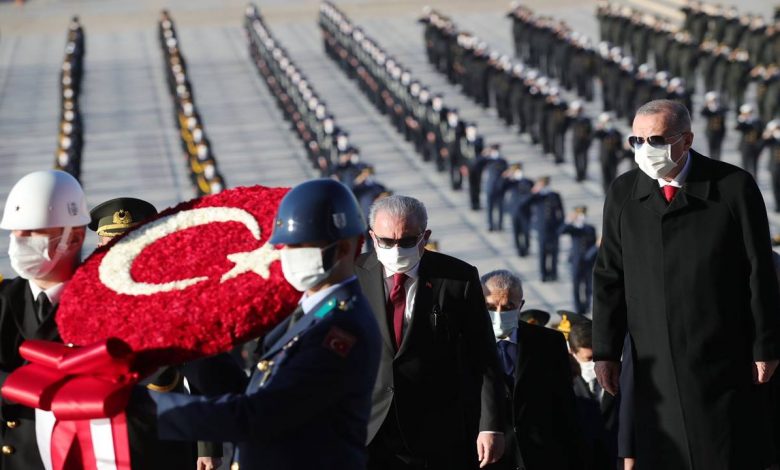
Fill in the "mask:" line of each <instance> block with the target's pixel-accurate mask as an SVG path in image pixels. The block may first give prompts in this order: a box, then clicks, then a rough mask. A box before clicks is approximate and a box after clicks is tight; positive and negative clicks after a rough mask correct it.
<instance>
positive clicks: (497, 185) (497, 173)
mask: <svg viewBox="0 0 780 470" xmlns="http://www.w3.org/2000/svg"><path fill="white" fill-rule="evenodd" d="M507 168H508V165H507V162H506V160H505V159H504V158H503V157H501V156H496V157H491V158H487V159H485V169H484V171H485V173H487V175H486V176H487V177H486V178H485V196H486V199H487V220H488V230H490V231H491V232H492V231H494V230H503V228H504V227H503V226H504V191H503V179H502V175H503V173H504V171H506V169H507ZM496 210H498V220H496V217H495V216H496V213H495V212H496Z"/></svg>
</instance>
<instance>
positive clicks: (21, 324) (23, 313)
mask: <svg viewBox="0 0 780 470" xmlns="http://www.w3.org/2000/svg"><path fill="white" fill-rule="evenodd" d="M89 221H90V218H89V211H88V210H87V203H86V200H85V197H84V191H83V190H82V189H81V185H79V183H78V181H76V179H75V178H74V177H73V176H71V175H70V174H68V173H66V172H64V171H59V170H44V171H36V172H33V173H30V174H28V175H26V176H24V177H23V178H22V179H20V180H19V181H18V182H17V183H16V184H15V185H14V187H13V188H11V192H10V193H9V194H8V199H7V200H6V202H5V210H4V211H3V218H2V220H1V221H0V229H3V230H10V232H11V233H10V237H11V240H10V245H9V248H8V255H9V257H10V259H11V266H12V267H13V269H14V271H16V273H17V274H18V275H19V277H17V278H14V279H10V280H7V281H3V282H2V283H0V385H2V383H3V382H5V378H6V377H7V376H8V374H10V373H11V372H13V370H14V369H16V368H17V367H19V366H21V365H22V363H23V360H22V358H21V357H20V356H19V353H18V348H19V345H20V344H21V343H22V342H23V341H25V340H31V339H40V340H56V339H58V337H59V333H58V332H57V325H56V324H55V323H54V310H55V309H56V306H57V304H58V302H59V298H60V295H61V293H62V291H63V288H64V287H65V284H66V283H67V282H68V281H69V280H70V278H71V276H73V273H74V271H75V270H76V266H77V264H78V263H79V260H80V253H81V245H82V244H83V243H84V234H85V228H86V227H85V226H86V225H87V224H88V223H89ZM0 419H2V426H0V428H2V431H0V433H2V437H1V438H0V441H1V442H0V446H1V447H0V451H1V452H2V455H0V468H2V469H3V470H16V469H19V470H39V469H40V470H43V468H44V466H43V462H42V460H41V457H40V454H39V451H38V444H37V442H36V432H35V427H36V426H35V410H33V409H31V408H26V407H23V406H20V405H14V404H12V403H9V402H6V401H5V400H2V401H0Z"/></svg>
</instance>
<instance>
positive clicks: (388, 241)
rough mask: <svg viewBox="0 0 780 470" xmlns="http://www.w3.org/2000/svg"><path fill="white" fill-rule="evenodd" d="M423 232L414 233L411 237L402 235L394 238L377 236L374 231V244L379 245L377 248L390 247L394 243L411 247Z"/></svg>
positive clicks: (418, 240)
mask: <svg viewBox="0 0 780 470" xmlns="http://www.w3.org/2000/svg"><path fill="white" fill-rule="evenodd" d="M372 233H373V232H372ZM424 234H425V232H422V233H420V234H419V235H415V236H412V237H403V238H399V239H395V238H383V237H378V236H377V235H376V234H375V233H374V239H375V240H376V244H377V246H379V248H392V247H394V246H396V245H398V246H399V247H401V248H413V247H415V246H417V243H419V242H420V238H422V236H423V235H424Z"/></svg>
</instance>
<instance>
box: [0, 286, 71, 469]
mask: <svg viewBox="0 0 780 470" xmlns="http://www.w3.org/2000/svg"><path fill="white" fill-rule="evenodd" d="M35 315H36V314H35V307H34V299H33V296H32V291H30V286H29V282H28V281H27V280H25V279H22V278H19V277H18V278H14V279H10V280H6V281H2V283H0V386H2V384H3V383H4V382H5V379H6V377H8V374H10V373H11V372H13V371H14V370H15V369H17V368H18V367H20V366H22V365H23V364H24V360H23V359H22V357H21V356H20V355H19V346H20V345H21V344H22V342H23V341H25V340H27V339H41V340H48V341H57V340H59V333H58V332H57V325H56V324H55V323H54V312H52V313H51V315H50V316H49V317H48V318H46V319H44V321H43V323H41V325H40V326H34V324H33V323H31V322H30V321H29V320H30V319H32V318H35ZM0 419H2V421H3V422H2V423H0V424H1V425H0V428H1V429H2V430H1V431H0V433H2V441H1V442H0V444H2V445H3V446H11V447H13V448H14V449H15V451H14V452H13V454H10V455H6V454H5V453H2V454H0V468H2V469H3V470H16V469H18V470H39V469H40V470H43V462H42V461H41V458H40V456H39V454H38V444H37V441H36V438H35V410H33V409H32V408H27V407H25V406H22V405H16V404H13V403H11V402H8V401H6V400H5V399H2V400H1V401H0ZM9 421H10V422H15V423H16V426H14V427H13V428H12V427H9V426H8V425H7V423H8V422H9Z"/></svg>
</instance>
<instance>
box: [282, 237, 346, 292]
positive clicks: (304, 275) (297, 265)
mask: <svg viewBox="0 0 780 470" xmlns="http://www.w3.org/2000/svg"><path fill="white" fill-rule="evenodd" d="M333 245H335V243H331V244H330V245H328V246H326V247H323V248H317V247H313V248H285V249H283V250H281V261H282V273H283V274H284V278H285V279H287V282H289V283H290V285H292V286H293V287H295V289H296V290H298V291H300V292H305V291H307V290H309V289H311V288H312V287H314V286H316V285H318V284H320V283H321V282H322V281H324V280H325V279H327V278H328V276H329V275H330V273H331V271H332V270H333V268H334V267H335V266H336V264H338V262H336V263H334V264H333V266H331V268H330V269H328V270H326V269H325V268H324V264H325V263H324V261H323V260H322V252H323V251H325V250H326V249H328V248H330V247H331V246H333Z"/></svg>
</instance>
